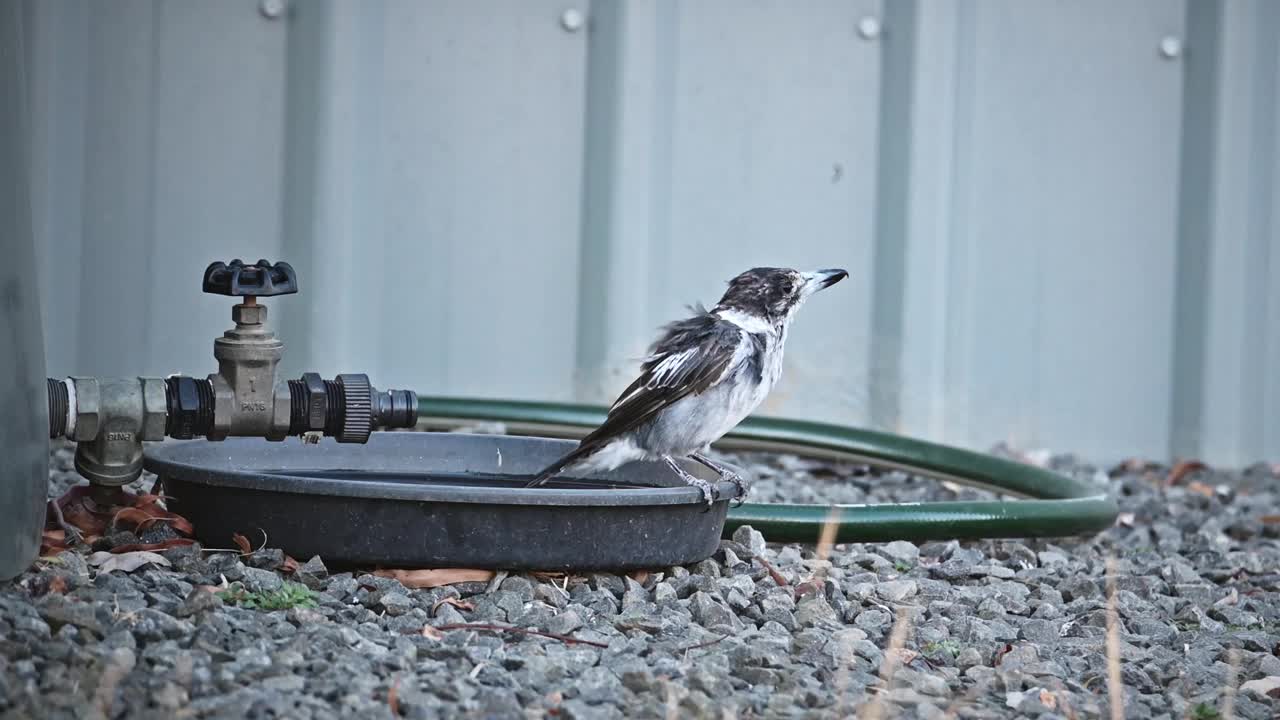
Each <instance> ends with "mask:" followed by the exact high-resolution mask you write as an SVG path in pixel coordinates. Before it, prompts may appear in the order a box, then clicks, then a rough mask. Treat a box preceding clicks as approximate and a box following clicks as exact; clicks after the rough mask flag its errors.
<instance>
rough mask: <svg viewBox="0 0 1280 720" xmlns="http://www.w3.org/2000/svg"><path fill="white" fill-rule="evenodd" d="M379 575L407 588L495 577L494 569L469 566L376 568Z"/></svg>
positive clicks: (437, 585)
mask: <svg viewBox="0 0 1280 720" xmlns="http://www.w3.org/2000/svg"><path fill="white" fill-rule="evenodd" d="M373 574H374V575H377V576H378V577H386V578H392V579H395V580H399V581H400V584H401V585H404V586H405V587H407V588H433V587H441V586H443V585H454V584H457V583H464V582H488V581H490V580H492V579H493V575H494V572H493V571H492V570H470V569H467V568H441V569H439V570H375V571H374V572H373Z"/></svg>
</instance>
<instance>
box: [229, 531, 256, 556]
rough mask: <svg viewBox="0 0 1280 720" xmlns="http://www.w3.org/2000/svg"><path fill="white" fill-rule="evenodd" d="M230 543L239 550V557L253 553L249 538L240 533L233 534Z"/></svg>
mask: <svg viewBox="0 0 1280 720" xmlns="http://www.w3.org/2000/svg"><path fill="white" fill-rule="evenodd" d="M231 541H232V542H234V543H235V544H236V547H238V548H240V554H241V555H248V554H250V553H252V552H253V546H252V545H250V544H249V538H247V537H245V536H243V535H241V534H240V533H233V534H232V535H231Z"/></svg>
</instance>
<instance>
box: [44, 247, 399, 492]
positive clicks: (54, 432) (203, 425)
mask: <svg viewBox="0 0 1280 720" xmlns="http://www.w3.org/2000/svg"><path fill="white" fill-rule="evenodd" d="M203 290H204V292H206V293H210V294H217V295H228V296H232V297H240V298H243V299H242V301H241V302H240V303H238V304H237V305H235V306H234V307H233V308H232V309H231V319H232V321H233V322H234V323H235V326H234V327H232V328H231V329H229V330H227V331H226V332H224V333H223V334H222V336H221V337H218V338H216V339H214V342H213V356H214V359H215V360H217V363H218V371H217V372H215V373H211V374H210V375H208V376H207V377H206V378H195V377H188V376H184V375H173V376H170V377H167V378H150V377H135V378H120V379H98V378H91V377H70V378H66V379H65V380H55V379H49V380H48V393H49V437H50V438H57V437H66V438H68V439H70V440H73V441H75V442H76V455H75V467H76V470H77V471H78V472H79V473H80V474H81V475H83V476H84V477H85V478H87V479H88V480H89V481H90V482H91V483H93V484H94V485H96V486H106V487H119V486H122V485H127V484H129V483H131V482H133V481H134V480H136V479H137V478H138V477H139V476H140V475H141V473H142V462H143V454H142V443H143V442H144V441H148V440H152V441H154V440H163V439H165V438H166V437H170V438H175V439H193V438H200V437H203V438H205V439H207V440H211V441H219V440H225V439H226V438H228V437H232V436H235V437H261V438H265V439H267V440H270V441H277V442H278V441H281V440H284V439H285V438H288V437H290V436H300V435H304V434H308V433H318V434H321V435H325V436H329V437H332V438H334V439H335V440H336V441H337V442H343V443H364V442H367V441H368V439H369V435H370V434H371V433H372V432H373V431H374V430H386V429H395V428H410V427H413V426H414V425H415V424H417V420H418V398H417V395H416V394H414V392H413V391H411V390H385V391H379V390H378V389H377V388H375V387H373V385H371V384H370V382H369V377H368V376H367V375H363V374H342V375H338V376H337V377H336V378H334V379H333V380H324V379H322V378H321V377H320V375H319V374H317V373H305V374H303V375H302V377H301V378H299V379H297V380H287V381H279V380H277V378H276V368H277V366H278V365H279V363H280V359H281V357H282V356H283V355H284V343H283V342H281V341H280V340H279V339H278V338H277V337H276V336H275V333H273V332H271V331H270V330H269V329H268V328H267V308H266V306H265V305H262V304H261V303H259V302H258V298H260V297H271V296H275V295H290V294H294V293H296V292H298V282H297V275H296V274H295V273H294V270H293V268H292V267H291V266H290V265H289V264H288V263H284V262H280V263H275V264H272V263H269V262H267V261H266V260H259V261H258V262H257V263H256V264H252V265H248V264H245V263H243V262H241V261H240V260H232V261H231V262H230V263H221V262H215V263H213V264H211V265H209V267H208V268H207V269H206V270H205V274H204V284H203Z"/></svg>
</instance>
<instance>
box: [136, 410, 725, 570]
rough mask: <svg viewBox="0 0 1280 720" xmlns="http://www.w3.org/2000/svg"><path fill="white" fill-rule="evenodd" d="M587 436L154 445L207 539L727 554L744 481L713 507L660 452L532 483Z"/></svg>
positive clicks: (174, 494) (572, 560)
mask: <svg viewBox="0 0 1280 720" xmlns="http://www.w3.org/2000/svg"><path fill="white" fill-rule="evenodd" d="M574 445H575V443H574V442H572V441H569V440H554V439H547V438H531V437H516V436H506V435H470V434H454V433H422V432H384V433H376V434H374V435H373V436H372V437H371V438H370V440H369V442H368V443H367V444H364V445H357V444H339V443H336V442H333V441H332V440H329V439H324V440H322V441H321V442H319V443H318V444H304V443H303V442H301V441H300V440H298V439H296V438H295V439H291V440H289V441H286V442H268V441H265V440H259V439H255V438H231V439H228V440H225V441H222V442H208V441H205V440H190V441H170V442H165V443H161V444H158V445H155V446H153V447H151V448H148V450H147V458H146V468H147V469H148V470H150V471H151V472H153V473H156V474H157V475H159V476H160V478H161V479H162V481H163V487H164V492H165V494H166V495H168V496H169V497H170V498H171V500H170V501H169V507H170V509H171V510H173V511H174V512H177V513H179V514H181V515H184V516H185V517H187V518H188V519H189V520H191V522H192V523H193V524H194V525H195V528H196V534H197V537H198V538H199V540H200V541H201V542H202V543H204V544H205V545H207V546H210V547H229V546H231V545H230V543H231V537H232V535H233V534H235V533H240V534H241V535H244V536H245V537H247V538H249V539H250V541H251V542H254V543H255V544H256V543H258V542H261V538H262V537H263V534H264V533H265V534H266V537H267V539H268V545H269V546H270V547H278V548H281V549H283V550H284V551H285V552H287V553H288V554H289V555H291V556H293V557H295V558H298V559H299V560H300V561H304V560H306V559H307V558H310V557H311V556H312V555H319V556H320V557H321V558H323V560H324V562H325V564H326V565H328V566H330V567H350V566H372V565H376V566H382V567H416V568H439V567H474V568H494V569H511V570H517V569H520V570H526V569H527V570H588V569H634V568H660V567H665V566H669V565H683V564H689V563H693V562H697V561H699V560H702V559H704V558H707V557H709V556H710V555H711V554H712V553H714V552H715V550H716V548H717V547H718V545H719V540H720V534H721V531H722V530H723V528H724V521H725V515H726V513H727V511H728V503H729V501H730V500H731V499H734V498H736V497H737V489H736V488H735V487H734V485H733V483H729V482H720V483H718V484H717V490H718V491H719V499H718V500H717V501H716V502H715V503H714V505H713V506H712V507H711V508H710V509H708V508H707V505H706V503H705V502H704V501H703V500H702V495H701V493H700V492H699V491H698V490H697V489H695V488H692V487H690V486H688V485H685V484H684V483H683V481H681V480H680V479H679V478H678V477H676V476H675V474H674V473H672V472H671V470H670V469H669V468H667V467H666V466H664V465H663V464H661V463H652V462H636V463H631V464H629V465H627V466H624V467H622V468H619V469H618V470H615V471H613V472H611V473H605V474H601V475H599V476H598V477H591V478H574V477H562V478H557V479H555V480H552V481H551V482H548V483H547V484H546V485H545V486H543V487H539V488H525V487H523V485H524V483H525V482H527V481H528V480H529V479H530V478H531V477H532V475H533V473H536V472H537V471H538V470H540V469H541V468H543V467H545V466H546V465H547V464H549V463H550V462H552V461H553V460H554V459H556V458H557V457H559V456H560V455H562V454H563V453H565V452H567V451H569V450H570V449H572V448H573V447H574ZM681 464H682V466H683V467H684V468H685V469H686V470H688V471H689V472H690V473H692V474H694V475H696V476H698V477H701V478H704V479H707V480H712V481H714V480H716V475H715V473H713V472H711V471H710V470H708V469H707V468H705V467H703V466H702V465H699V464H698V463H695V462H693V461H684V462H682V463H681ZM735 470H737V469H736V468H735ZM738 472H739V474H741V471H740V470H738Z"/></svg>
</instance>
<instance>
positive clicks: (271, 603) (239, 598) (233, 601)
mask: <svg viewBox="0 0 1280 720" xmlns="http://www.w3.org/2000/svg"><path fill="white" fill-rule="evenodd" d="M218 597H220V598H222V601H223V602H224V603H227V604H228V605H239V606H240V607H242V608H248V609H250V610H288V609H289V608H295V607H306V608H313V607H315V606H316V594H315V593H314V592H313V591H312V590H311V588H308V587H307V586H306V585H300V584H298V583H294V582H285V584H284V585H283V586H282V587H281V588H280V589H279V590H265V591H261V592H249V591H248V590H246V589H245V588H244V585H242V584H240V583H238V582H236V583H232V584H231V586H230V587H228V588H227V589H226V590H223V591H222V592H220V593H218Z"/></svg>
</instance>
